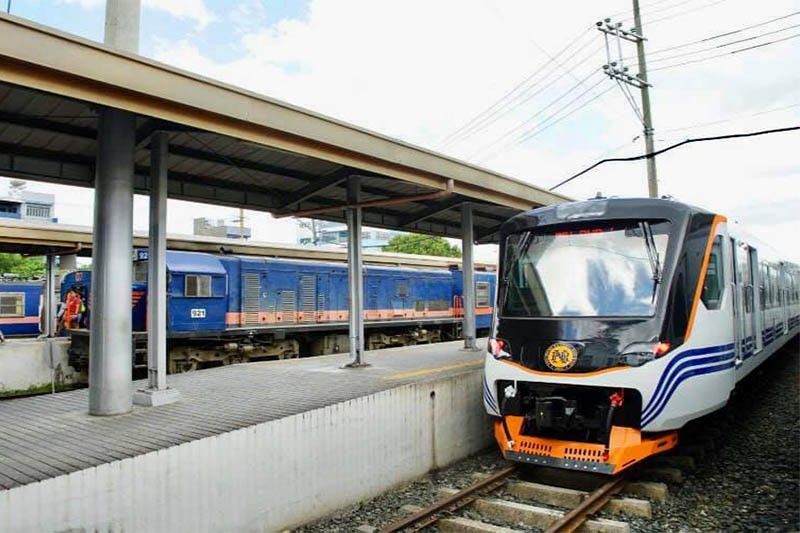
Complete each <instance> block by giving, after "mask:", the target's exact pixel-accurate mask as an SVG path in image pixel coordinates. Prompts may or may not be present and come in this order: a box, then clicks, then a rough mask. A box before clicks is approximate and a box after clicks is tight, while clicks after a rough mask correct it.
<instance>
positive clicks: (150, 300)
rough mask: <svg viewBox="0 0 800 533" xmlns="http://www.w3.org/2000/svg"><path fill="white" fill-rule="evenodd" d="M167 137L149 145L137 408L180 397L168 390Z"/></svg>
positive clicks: (157, 135) (157, 137) (159, 134)
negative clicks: (143, 380) (143, 377)
mask: <svg viewBox="0 0 800 533" xmlns="http://www.w3.org/2000/svg"><path fill="white" fill-rule="evenodd" d="M168 157H169V137H168V136H167V134H166V133H165V132H160V131H159V132H156V133H154V134H153V138H152V140H151V142H150V236H149V250H148V254H147V388H146V389H139V390H137V391H136V392H135V393H134V395H133V402H134V403H135V404H137V405H146V406H150V407H152V406H157V405H164V404H167V403H172V402H174V401H176V400H178V398H179V397H180V393H179V392H178V391H177V390H176V389H170V388H167V169H168Z"/></svg>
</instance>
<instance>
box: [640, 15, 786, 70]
mask: <svg viewBox="0 0 800 533" xmlns="http://www.w3.org/2000/svg"><path fill="white" fill-rule="evenodd" d="M798 27H800V24H793V25H791V26H786V27H784V28H780V29H777V30H773V31H769V32H764V33H759V34H758V35H753V36H750V37H745V38H743V39H736V40H735V41H729V42H726V43H722V44H718V45H715V46H711V47H709V48H701V49H700V50H692V51H689V52H682V53H680V54H673V55H670V56H666V57H659V58H656V59H653V60H651V61H650V63H651V64H652V63H661V62H663V61H669V60H672V59H677V58H680V57H687V56H692V55H696V54H702V53H705V52H711V51H713V50H719V49H720V48H726V47H728V46H733V45H735V44H741V43H744V42H748V41H752V40H754V39H760V38H762V37H767V36H768V35H775V34H776V33H782V32H785V31H787V30H792V29H795V28H798Z"/></svg>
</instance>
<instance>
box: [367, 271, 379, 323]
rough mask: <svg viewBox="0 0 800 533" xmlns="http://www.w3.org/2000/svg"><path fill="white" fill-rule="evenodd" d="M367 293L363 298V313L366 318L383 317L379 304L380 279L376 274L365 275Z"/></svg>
mask: <svg viewBox="0 0 800 533" xmlns="http://www.w3.org/2000/svg"><path fill="white" fill-rule="evenodd" d="M366 285H367V293H366V295H365V296H366V298H365V300H364V314H365V315H366V317H367V320H369V319H370V318H373V319H375V318H378V319H380V318H383V312H382V310H381V306H380V302H381V299H380V291H381V280H380V278H379V277H377V276H374V275H373V276H366Z"/></svg>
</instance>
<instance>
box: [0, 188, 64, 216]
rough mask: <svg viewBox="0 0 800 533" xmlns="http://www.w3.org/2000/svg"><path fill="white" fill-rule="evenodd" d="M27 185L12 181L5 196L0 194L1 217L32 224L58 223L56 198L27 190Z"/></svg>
mask: <svg viewBox="0 0 800 533" xmlns="http://www.w3.org/2000/svg"><path fill="white" fill-rule="evenodd" d="M25 186H26V183H25V182H24V181H21V180H12V181H11V182H10V183H9V185H8V190H7V191H6V192H5V194H0V217H3V218H14V219H17V220H26V221H30V222H58V219H57V218H55V217H54V216H53V215H54V214H55V196H54V195H52V194H46V193H41V192H31V191H26V190H25Z"/></svg>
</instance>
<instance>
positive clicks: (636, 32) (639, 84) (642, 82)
mask: <svg viewBox="0 0 800 533" xmlns="http://www.w3.org/2000/svg"><path fill="white" fill-rule="evenodd" d="M633 22H634V27H633V28H631V29H630V30H623V29H622V23H621V22H616V23H613V22H611V19H605V20H604V21H601V22H598V23H597V29H598V30H600V31H601V32H603V33H604V34H605V39H606V56H607V59H608V63H606V64H605V65H603V70H604V71H605V73H606V75H607V76H608V77H609V78H611V79H613V80H614V81H616V82H617V84H618V85H619V87H620V89H621V90H622V92H623V94H624V95H625V98H626V99H627V100H628V102H629V103H630V104H631V106H632V107H633V110H634V112H635V113H636V116H637V117H638V118H639V121H640V122H641V123H642V126H643V128H644V146H645V154H647V156H648V157H647V159H646V162H647V191H648V194H649V195H650V198H658V174H657V172H656V158H655V156H652V155H651V154H652V153H653V152H654V151H655V145H654V142H653V131H654V130H653V116H652V111H651V108H650V87H652V85H651V84H650V83H649V82H648V81H647V62H646V60H645V53H644V42H645V40H646V39H645V38H644V34H643V32H642V17H641V13H640V10H639V0H633ZM609 36H611V37H614V38H616V43H617V52H618V57H617V59H616V60H614V59H612V57H611V46H610V44H609ZM623 40H625V41H629V42H632V43H635V44H636V55H637V59H638V69H639V73H638V74H636V75H635V76H633V75H631V74H628V67H626V66H625V65H624V59H623V54H622V41H623ZM628 85H631V86H633V87H636V88H638V89H639V91H640V92H641V101H642V109H641V111H640V110H639V107H638V106H637V105H636V102H635V100H634V98H633V95H632V94H631V93H630V90H629V89H628V88H627V86H628Z"/></svg>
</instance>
